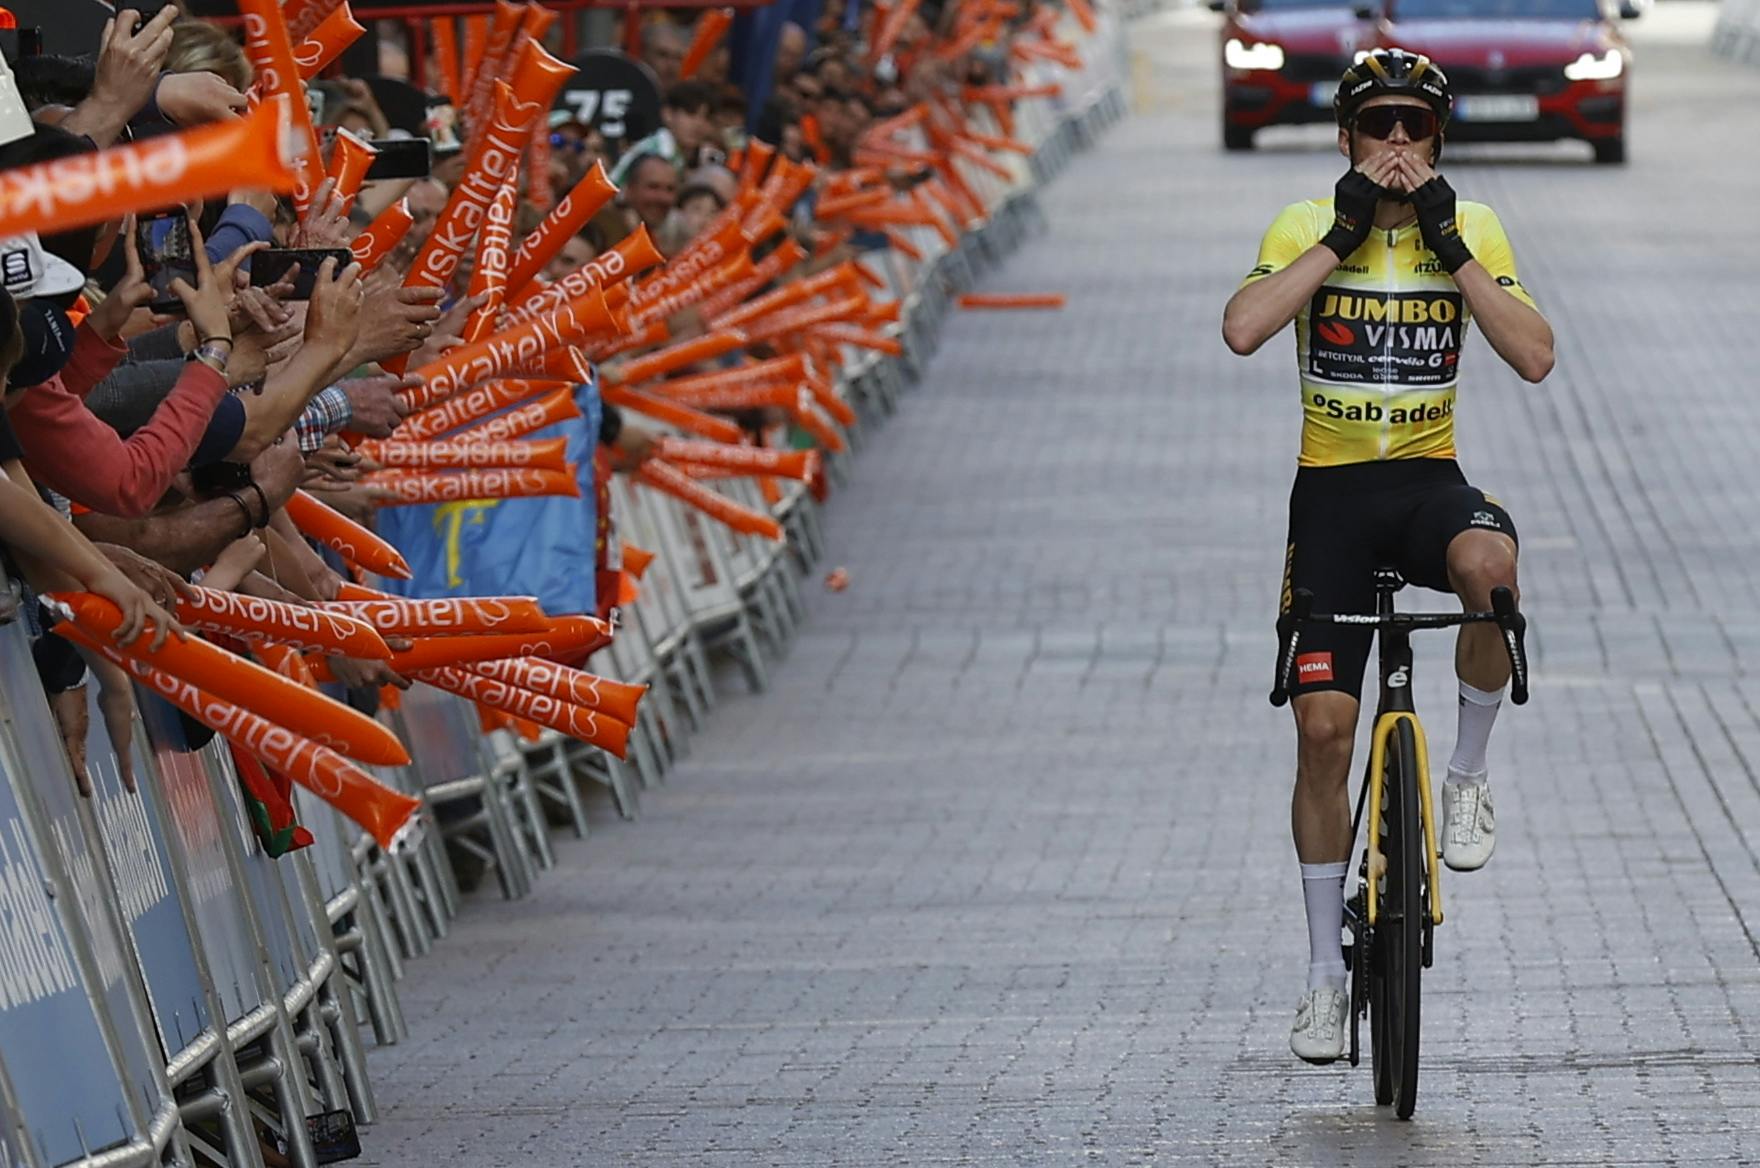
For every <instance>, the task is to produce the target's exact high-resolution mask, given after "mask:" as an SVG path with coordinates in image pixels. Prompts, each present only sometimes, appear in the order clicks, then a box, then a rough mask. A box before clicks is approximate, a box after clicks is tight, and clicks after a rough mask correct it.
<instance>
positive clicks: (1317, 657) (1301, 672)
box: [1296, 652, 1332, 685]
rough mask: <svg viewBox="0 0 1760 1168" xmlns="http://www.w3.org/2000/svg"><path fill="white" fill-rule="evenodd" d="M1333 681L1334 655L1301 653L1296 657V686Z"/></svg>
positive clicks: (1329, 653) (1327, 653) (1328, 653)
mask: <svg viewBox="0 0 1760 1168" xmlns="http://www.w3.org/2000/svg"><path fill="white" fill-rule="evenodd" d="M1331 680H1332V654H1331V652H1326V653H1301V654H1298V655H1297V656H1296V684H1298V685H1306V684H1308V683H1310V682H1316V681H1331Z"/></svg>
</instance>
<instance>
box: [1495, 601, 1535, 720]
mask: <svg viewBox="0 0 1760 1168" xmlns="http://www.w3.org/2000/svg"><path fill="white" fill-rule="evenodd" d="M1491 611H1492V613H1493V614H1495V615H1496V617H1497V627H1498V629H1500V630H1501V631H1502V632H1503V647H1504V648H1505V649H1506V650H1508V652H1509V700H1510V701H1511V702H1513V703H1514V704H1516V705H1518V706H1525V705H1527V704H1528V649H1527V644H1526V639H1527V633H1528V618H1527V617H1525V616H1523V615H1522V614H1521V613H1520V612H1518V611H1517V610H1516V597H1515V593H1513V592H1511V591H1510V590H1509V589H1508V588H1504V587H1501V586H1499V587H1497V588H1493V589H1492V590H1491Z"/></svg>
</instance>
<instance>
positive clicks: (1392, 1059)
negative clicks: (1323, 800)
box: [1369, 719, 1426, 1119]
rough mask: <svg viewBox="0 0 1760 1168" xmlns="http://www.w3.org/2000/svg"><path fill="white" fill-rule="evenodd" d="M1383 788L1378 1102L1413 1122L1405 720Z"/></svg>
mask: <svg viewBox="0 0 1760 1168" xmlns="http://www.w3.org/2000/svg"><path fill="white" fill-rule="evenodd" d="M1384 765H1385V767H1386V771H1385V774H1384V775H1383V781H1382V788H1381V803H1382V806H1381V850H1382V855H1383V856H1385V857H1386V860H1387V866H1386V869H1385V870H1384V871H1383V872H1382V874H1381V877H1380V888H1379V889H1378V890H1377V899H1378V900H1379V902H1380V907H1379V911H1378V913H1377V916H1378V918H1379V919H1378V920H1377V921H1376V925H1375V951H1374V954H1373V956H1372V958H1371V960H1372V962H1373V965H1372V967H1371V970H1370V975H1369V977H1370V981H1369V1031H1370V1045H1371V1050H1372V1057H1373V1060H1374V1069H1375V1102H1377V1103H1380V1104H1389V1103H1391V1104H1392V1105H1393V1108H1394V1114H1396V1115H1398V1116H1399V1118H1401V1119H1410V1118H1411V1117H1412V1110H1413V1108H1414V1107H1416V1105H1417V1101H1418V1031H1419V1009H1418V1003H1419V989H1420V983H1419V978H1420V975H1421V974H1422V972H1423V938H1424V913H1425V911H1426V910H1425V907H1424V833H1423V825H1422V822H1421V820H1420V812H1419V808H1418V783H1419V782H1422V781H1425V780H1424V779H1422V778H1421V777H1420V776H1419V775H1418V774H1417V769H1418V750H1417V741H1416V739H1415V737H1414V736H1413V734H1412V725H1411V723H1410V722H1408V721H1405V720H1403V719H1402V720H1401V722H1400V724H1399V725H1398V726H1397V727H1396V728H1395V730H1394V734H1393V737H1392V740H1391V741H1389V742H1388V744H1387V761H1386V763H1385V764H1384Z"/></svg>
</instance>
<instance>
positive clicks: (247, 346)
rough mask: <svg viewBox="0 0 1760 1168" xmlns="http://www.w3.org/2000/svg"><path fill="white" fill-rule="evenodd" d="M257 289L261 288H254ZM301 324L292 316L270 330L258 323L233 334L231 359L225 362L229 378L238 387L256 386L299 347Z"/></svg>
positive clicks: (227, 377)
mask: <svg viewBox="0 0 1760 1168" xmlns="http://www.w3.org/2000/svg"><path fill="white" fill-rule="evenodd" d="M250 291H253V292H256V291H260V289H256V288H252V289H250ZM299 338H300V328H299V323H298V322H297V321H295V320H292V319H289V320H288V322H287V323H286V324H283V325H280V326H278V327H276V328H275V329H273V330H272V331H270V332H264V331H263V330H262V329H260V328H258V327H257V326H256V325H255V324H252V325H250V326H249V327H247V328H245V329H244V330H243V331H241V332H237V333H234V334H233V339H232V360H230V361H228V362H227V364H226V379H227V381H229V382H231V383H232V384H233V385H235V386H239V385H255V384H256V383H257V382H259V381H261V380H263V378H264V377H266V376H267V375H268V373H269V370H270V369H271V368H272V367H274V366H276V365H278V364H280V363H281V362H282V361H285V360H287V358H288V357H290V356H292V355H293V352H294V350H295V349H296V348H298V347H299Z"/></svg>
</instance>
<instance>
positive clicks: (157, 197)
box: [0, 97, 299, 235]
mask: <svg viewBox="0 0 1760 1168" xmlns="http://www.w3.org/2000/svg"><path fill="white" fill-rule="evenodd" d="M292 108H293V107H292V106H291V105H290V104H289V103H288V101H287V99H286V98H280V97H277V98H271V99H269V100H268V101H265V102H263V103H262V104H260V105H259V106H257V108H256V109H255V110H253V111H252V112H251V113H250V114H248V115H246V116H245V117H243V118H240V119H237V120H235V121H229V122H216V123H214V124H213V125H209V126H201V127H199V128H197V129H194V130H185V131H184V132H183V133H181V134H166V135H163V136H160V137H156V138H148V139H146V140H145V141H143V142H136V143H134V144H133V145H131V146H115V147H112V148H111V149H109V150H99V151H97V152H96V153H89V154H75V155H72V156H70V157H67V158H61V159H57V160H55V161H53V162H39V163H37V164H36V165H34V166H15V167H11V168H10V169H7V170H0V223H4V224H5V229H6V230H7V231H9V232H14V233H19V232H25V231H35V232H39V233H40V234H43V235H49V234H53V233H55V232H59V231H68V230H71V229H73V228H75V227H87V226H90V225H91V224H93V223H101V222H104V221H105V220H107V219H115V218H118V217H120V216H123V215H127V214H129V213H131V212H135V211H149V210H153V209H155V208H159V207H168V206H172V205H175V204H178V203H187V202H189V201H190V200H192V199H200V198H206V197H208V196H211V195H222V194H226V193H227V192H229V191H231V190H233V189H235V188H237V187H261V188H263V189H265V190H272V191H277V192H281V193H285V192H287V191H291V190H293V189H294V187H295V185H296V184H297V182H298V181H299V180H298V176H297V175H296V173H295V171H294V164H295V158H294V156H293V155H290V154H288V153H286V152H285V151H284V143H283V135H284V134H285V133H286V127H287V125H288V119H289V117H290V116H291V110H292Z"/></svg>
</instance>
